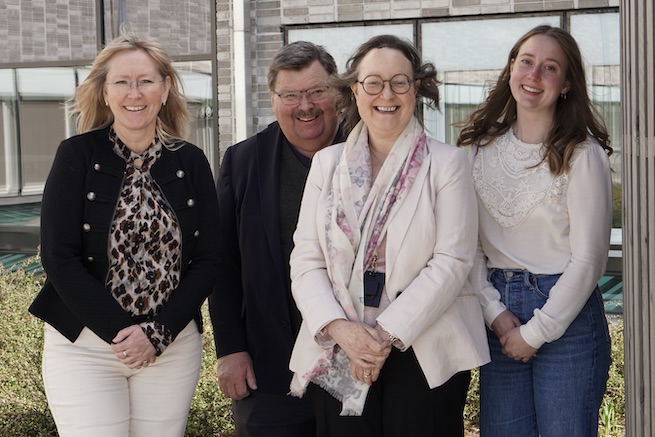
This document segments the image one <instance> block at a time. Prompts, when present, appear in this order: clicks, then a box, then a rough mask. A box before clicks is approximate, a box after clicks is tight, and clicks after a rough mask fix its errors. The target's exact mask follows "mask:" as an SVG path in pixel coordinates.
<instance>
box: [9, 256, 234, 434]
mask: <svg viewBox="0 0 655 437" xmlns="http://www.w3.org/2000/svg"><path fill="white" fill-rule="evenodd" d="M32 262H33V261H32ZM37 262H38V260H37ZM42 284H43V278H35V277H34V276H33V275H32V274H31V273H29V272H27V271H25V270H24V269H19V270H17V271H15V272H7V271H2V270H0V314H2V322H1V323H0V363H1V364H0V436H3V437H19V436H20V437H24V436H56V435H57V430H56V427H55V424H54V421H53V419H52V415H51V414H50V410H49V409H48V402H47V400H46V397H45V391H44V388H43V380H42V379H41V351H42V348H43V323H42V322H41V321H40V320H38V319H37V318H36V317H34V316H32V315H31V314H29V313H28V311H27V308H28V307H29V305H30V303H31V302H32V299H34V297H35V296H36V294H37V293H38V291H39V289H40V288H41V286H42ZM203 316H204V318H205V321H207V322H209V316H208V313H207V305H204V306H203ZM202 340H203V345H204V354H203V361H202V368H201V370H200V379H199V381H198V387H197V388H196V392H195V395H194V398H193V401H192V403H191V411H190V413H189V418H188V422H187V430H186V435H187V436H189V437H212V436H216V437H218V436H221V437H229V436H231V435H233V432H234V425H233V424H232V412H231V409H230V406H231V403H230V400H229V399H226V398H224V397H223V395H222V394H221V393H220V390H219V389H218V384H217V383H216V377H215V370H216V353H215V349H214V342H213V333H212V330H211V324H210V323H205V332H204V333H203V336H202Z"/></svg>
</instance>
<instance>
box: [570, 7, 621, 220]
mask: <svg viewBox="0 0 655 437" xmlns="http://www.w3.org/2000/svg"><path fill="white" fill-rule="evenodd" d="M619 26H620V24H619V14H618V12H613V13H604V14H578V15H572V16H571V34H572V35H573V36H574V37H575V39H576V40H577V41H578V45H579V46H580V51H581V52H582V57H583V59H584V61H585V72H586V74H587V85H588V87H589V94H590V97H591V99H592V101H593V102H594V104H595V105H596V109H598V111H599V112H600V114H601V115H602V116H603V119H604V121H605V126H607V130H608V132H609V134H610V139H611V140H612V147H613V148H614V153H613V154H612V156H610V162H611V163H612V170H614V172H613V173H612V178H613V183H614V217H613V221H612V227H614V228H620V227H621V95H620V94H621V82H620V80H621V67H620V58H621V52H620V36H621V30H620V27H619Z"/></svg>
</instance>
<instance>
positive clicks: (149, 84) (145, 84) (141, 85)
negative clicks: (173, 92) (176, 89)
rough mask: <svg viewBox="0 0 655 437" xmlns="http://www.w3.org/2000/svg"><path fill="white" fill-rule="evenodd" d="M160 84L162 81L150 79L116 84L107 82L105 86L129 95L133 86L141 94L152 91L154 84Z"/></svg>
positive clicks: (118, 81)
mask: <svg viewBox="0 0 655 437" xmlns="http://www.w3.org/2000/svg"><path fill="white" fill-rule="evenodd" d="M162 82H164V81H163V80H150V79H139V80H137V81H129V80H117V81H116V82H107V85H110V86H112V87H113V88H116V89H117V90H119V91H121V92H125V93H129V92H130V90H131V89H132V87H133V86H134V87H136V89H138V90H141V92H148V91H150V90H152V89H154V87H155V85H156V84H158V83H162Z"/></svg>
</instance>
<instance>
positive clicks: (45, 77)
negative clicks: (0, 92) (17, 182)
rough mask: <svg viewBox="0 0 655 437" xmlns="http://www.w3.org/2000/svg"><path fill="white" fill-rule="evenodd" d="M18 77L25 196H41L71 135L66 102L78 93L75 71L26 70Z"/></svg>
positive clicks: (22, 172) (54, 69)
mask: <svg viewBox="0 0 655 437" xmlns="http://www.w3.org/2000/svg"><path fill="white" fill-rule="evenodd" d="M16 75H17V82H18V94H19V96H20V101H19V106H18V108H19V123H20V151H21V153H20V157H21V162H20V167H21V179H22V187H21V193H22V194H35V193H41V192H42V191H43V186H44V184H45V180H46V178H47V176H48V173H49V172H50V167H51V165H52V160H53V158H54V155H55V152H56V150H57V146H58V145H59V142H60V141H61V140H63V139H64V138H66V137H67V136H68V133H69V132H68V128H67V121H66V118H67V110H66V105H65V102H66V100H68V99H69V98H70V97H72V95H73V93H74V91H75V83H76V82H75V69H74V68H24V69H18V70H16ZM37 127H38V128H37Z"/></svg>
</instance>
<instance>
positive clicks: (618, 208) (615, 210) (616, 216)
mask: <svg viewBox="0 0 655 437" xmlns="http://www.w3.org/2000/svg"><path fill="white" fill-rule="evenodd" d="M612 186H613V189H612V227H613V228H617V229H620V228H622V227H623V217H622V215H621V214H622V211H623V208H622V200H621V195H622V194H621V191H622V188H621V184H620V183H614V184H612Z"/></svg>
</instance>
